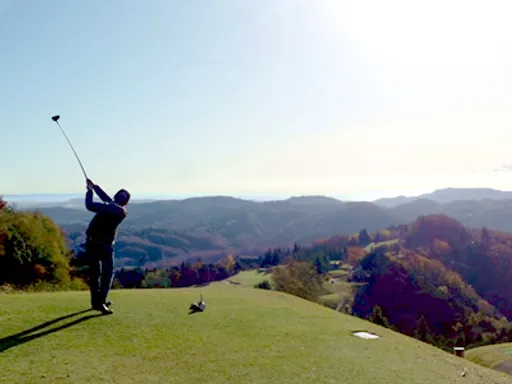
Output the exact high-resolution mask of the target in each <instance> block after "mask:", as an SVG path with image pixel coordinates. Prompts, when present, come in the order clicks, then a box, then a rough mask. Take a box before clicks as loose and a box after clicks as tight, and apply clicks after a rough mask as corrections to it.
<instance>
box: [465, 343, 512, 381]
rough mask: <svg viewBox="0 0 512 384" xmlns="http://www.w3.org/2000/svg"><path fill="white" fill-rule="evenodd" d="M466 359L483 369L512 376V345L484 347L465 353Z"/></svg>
mask: <svg viewBox="0 0 512 384" xmlns="http://www.w3.org/2000/svg"><path fill="white" fill-rule="evenodd" d="M466 358H467V359H468V360H470V361H472V362H474V363H477V364H480V365H483V366H484V367H488V368H493V369H497V370H500V371H502V372H508V373H509V374H511V375H512V343H503V344H496V345H486V346H484V347H478V348H473V349H470V350H468V351H466Z"/></svg>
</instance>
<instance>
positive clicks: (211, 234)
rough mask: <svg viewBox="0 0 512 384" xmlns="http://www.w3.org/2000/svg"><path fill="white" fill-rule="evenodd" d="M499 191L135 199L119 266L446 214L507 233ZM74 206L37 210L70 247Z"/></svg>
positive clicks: (79, 223) (86, 215)
mask: <svg viewBox="0 0 512 384" xmlns="http://www.w3.org/2000/svg"><path fill="white" fill-rule="evenodd" d="M455 191H457V190H456V189H455ZM491 191H494V190H491ZM501 192H502V191H494V192H492V193H488V194H485V193H484V192H482V191H481V190H474V191H473V192H472V193H470V192H468V191H467V190H463V191H462V192H461V193H460V194H458V195H457V194H456V193H455V192H454V190H446V191H445V192H442V191H437V192H435V193H433V194H432V196H431V197H432V198H434V200H429V199H425V198H423V197H422V196H419V197H417V198H415V199H413V201H410V202H407V203H405V204H399V205H397V206H393V207H391V208H389V207H385V206H381V205H379V204H376V203H372V202H342V201H339V200H336V199H333V198H328V197H323V196H303V197H294V198H290V199H288V200H278V201H267V202H254V201H249V200H243V199H237V198H232V197H225V196H218V197H203V198H190V199H185V200H165V201H154V202H138V203H137V204H131V205H130V206H129V216H128V218H127V220H126V221H125V222H124V223H123V224H122V226H121V229H120V236H119V242H118V245H117V247H116V250H117V254H118V257H119V259H120V262H121V265H124V266H135V265H137V266H145V267H153V266H161V265H165V264H173V263H178V262H180V261H181V260H183V259H186V258H188V257H193V258H195V257H199V256H200V257H203V258H211V259H215V258H220V257H223V256H225V255H227V254H229V253H233V254H236V255H239V254H247V255H259V254H261V252H262V251H264V250H265V249H268V248H269V247H275V246H289V245H291V244H293V243H295V242H297V243H299V244H308V243H310V242H312V241H315V240H317V239H319V238H325V237H329V236H333V235H349V234H352V233H355V232H358V231H359V230H360V229H362V228H366V229H367V230H368V231H376V230H378V229H381V228H385V227H387V226H391V225H399V224H402V223H407V222H411V221H413V220H415V219H416V218H417V217H418V216H420V215H425V214H437V213H444V214H447V215H449V216H451V217H453V218H455V219H456V220H458V221H460V222H461V223H462V224H464V225H465V226H467V227H470V228H480V227H483V226H486V227H488V228H491V229H497V230H504V231H512V220H510V217H512V200H507V199H503V198H502V197H503V196H508V195H507V193H506V192H503V193H501ZM446 195H450V196H451V197H450V198H457V197H458V196H459V197H461V198H465V199H469V198H472V197H482V196H483V197H487V196H491V197H496V196H498V195H499V196H498V197H499V198H496V199H484V200H464V199H463V200H458V201H449V202H446V203H440V202H438V201H436V200H439V196H444V197H443V198H445V199H448V198H447V197H446ZM73 204H76V202H73ZM73 206H75V207H76V208H69V207H68V208H65V207H42V208H40V209H39V211H40V212H42V213H44V214H46V215H48V216H49V217H51V218H52V219H53V220H55V221H56V223H57V224H59V225H60V226H61V227H62V228H63V229H64V230H65V231H66V232H67V233H68V236H69V238H70V240H71V241H72V243H73V246H77V245H78V244H80V243H81V242H82V241H83V240H84V238H83V233H84V230H85V227H86V224H87V222H88V221H89V220H90V218H91V217H92V215H91V213H90V212H87V211H86V210H85V208H84V207H83V202H82V204H80V205H77V206H76V205H73Z"/></svg>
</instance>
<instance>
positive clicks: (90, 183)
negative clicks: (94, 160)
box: [87, 179, 94, 191]
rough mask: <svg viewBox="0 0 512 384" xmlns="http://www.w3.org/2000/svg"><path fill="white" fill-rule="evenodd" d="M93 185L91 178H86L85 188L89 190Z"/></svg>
mask: <svg viewBox="0 0 512 384" xmlns="http://www.w3.org/2000/svg"><path fill="white" fill-rule="evenodd" d="M93 187H94V183H93V182H92V180H91V179H87V190H88V191H90V190H91V189H92V188H93Z"/></svg>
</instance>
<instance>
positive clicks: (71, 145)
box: [52, 115, 88, 179]
mask: <svg viewBox="0 0 512 384" xmlns="http://www.w3.org/2000/svg"><path fill="white" fill-rule="evenodd" d="M59 119H60V116H59V115H55V116H52V120H53V121H55V122H56V123H57V125H58V126H59V128H60V130H61V132H62V134H63V135H64V137H65V138H66V140H67V141H68V144H69V146H70V147H71V149H72V150H73V153H74V154H75V157H76V159H77V160H78V164H80V168H82V172H83V173H84V176H85V178H86V179H88V177H87V174H86V173H85V169H84V166H83V165H82V162H81V161H80V158H79V157H78V155H77V154H76V151H75V148H73V144H71V141H69V139H68V135H66V132H64V130H63V129H62V127H61V126H60V124H59Z"/></svg>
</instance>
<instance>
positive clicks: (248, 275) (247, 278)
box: [222, 270, 271, 287]
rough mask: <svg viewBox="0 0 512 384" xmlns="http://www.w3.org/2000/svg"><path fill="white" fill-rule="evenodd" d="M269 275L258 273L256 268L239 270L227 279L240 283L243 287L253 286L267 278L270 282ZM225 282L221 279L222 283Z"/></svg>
mask: <svg viewBox="0 0 512 384" xmlns="http://www.w3.org/2000/svg"><path fill="white" fill-rule="evenodd" d="M270 277H271V274H265V273H259V272H258V270H250V271H241V272H239V273H237V274H236V275H235V276H232V277H230V278H229V279H228V280H229V281H232V282H235V283H240V285H242V286H244V287H254V285H255V284H258V283H260V282H262V281H264V280H268V281H269V282H270V280H271V279H270ZM226 282H227V281H222V284H225V283H226ZM228 284H229V283H228Z"/></svg>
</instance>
